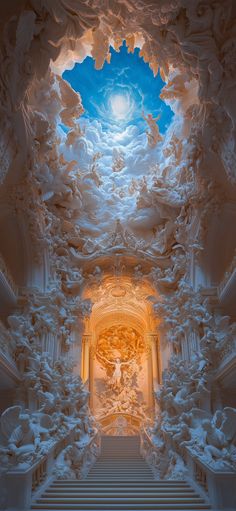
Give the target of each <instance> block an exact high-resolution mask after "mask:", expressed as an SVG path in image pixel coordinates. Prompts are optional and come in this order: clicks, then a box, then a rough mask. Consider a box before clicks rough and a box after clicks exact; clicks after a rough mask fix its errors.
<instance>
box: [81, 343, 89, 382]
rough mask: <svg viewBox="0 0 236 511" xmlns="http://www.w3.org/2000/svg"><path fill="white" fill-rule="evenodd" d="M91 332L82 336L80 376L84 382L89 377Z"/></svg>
mask: <svg viewBox="0 0 236 511" xmlns="http://www.w3.org/2000/svg"><path fill="white" fill-rule="evenodd" d="M90 339H91V334H84V335H83V337H82V361H81V362H82V363H81V378H82V380H83V382H84V383H86V382H87V380H88V379H89V350H90Z"/></svg>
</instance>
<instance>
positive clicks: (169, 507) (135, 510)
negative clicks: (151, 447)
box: [31, 503, 210, 511]
mask: <svg viewBox="0 0 236 511" xmlns="http://www.w3.org/2000/svg"><path fill="white" fill-rule="evenodd" d="M31 509H44V510H45V511H51V510H54V511H69V510H75V511H150V510H152V511H200V510H204V511H205V510H208V509H210V506H208V505H207V504H183V503H174V504H170V503H167V504H163V503H160V504H157V503H154V504H146V503H145V504H125V505H122V506H121V505H120V504H112V505H111V504H104V503H101V504H100V503H96V505H95V506H94V504H92V505H91V504H87V505H86V504H83V505H82V506H80V505H78V504H49V503H47V504H33V505H32V508H31Z"/></svg>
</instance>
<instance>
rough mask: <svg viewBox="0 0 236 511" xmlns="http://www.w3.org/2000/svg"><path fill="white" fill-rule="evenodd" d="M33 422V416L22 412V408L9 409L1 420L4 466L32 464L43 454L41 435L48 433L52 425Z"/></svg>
mask: <svg viewBox="0 0 236 511" xmlns="http://www.w3.org/2000/svg"><path fill="white" fill-rule="evenodd" d="M45 417H46V416H45V414H43V415H42V421H41V420H40V421H39V422H37V421H36V422H35V423H34V422H33V420H32V418H31V416H30V415H29V414H28V413H26V412H22V408H21V406H12V407H10V408H7V409H6V410H5V411H4V412H3V414H2V415H1V419H0V460H1V462H2V464H3V465H15V464H18V463H22V462H28V463H32V462H33V461H34V460H35V458H36V457H37V455H38V454H39V453H40V452H41V449H40V442H41V438H40V435H42V433H45V432H46V433H47V432H48V426H50V424H48V423H47V421H46V423H45V420H44V419H45Z"/></svg>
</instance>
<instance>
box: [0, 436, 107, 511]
mask: <svg viewBox="0 0 236 511" xmlns="http://www.w3.org/2000/svg"><path fill="white" fill-rule="evenodd" d="M76 428H77V426H74V428H72V429H71V430H70V432H69V433H67V435H66V436H65V437H64V438H62V439H60V440H58V441H57V442H55V443H54V444H53V445H52V446H51V447H50V448H49V450H48V452H47V454H44V455H42V456H41V457H40V459H38V460H37V461H36V462H35V463H34V464H33V465H31V466H29V465H26V464H25V465H23V466H21V465H19V466H16V467H14V468H12V469H10V470H9V471H8V472H7V473H6V490H7V499H8V500H7V507H6V509H7V510H9V511H10V510H12V511H13V510H14V511H16V510H21V511H23V510H28V509H29V508H30V506H31V501H32V496H33V494H34V493H35V492H36V491H40V487H41V485H42V483H45V482H46V480H47V479H48V478H50V476H52V473H53V469H54V467H55V463H56V459H57V457H58V455H59V454H60V453H61V452H62V450H63V449H64V448H65V447H67V446H68V445H70V444H71V443H73V442H74V441H76ZM99 450H100V434H99V433H96V434H95V435H94V436H93V437H92V438H91V440H90V441H89V442H88V444H87V445H85V446H84V448H83V454H82V457H81V462H80V470H79V472H78V474H79V475H80V476H81V477H84V475H86V474H87V473H88V472H89V470H90V468H91V466H92V465H93V463H94V462H95V460H96V456H97V454H98V452H99ZM94 451H96V454H95V453H94ZM83 468H84V470H83ZM13 488H14V491H12V489H13Z"/></svg>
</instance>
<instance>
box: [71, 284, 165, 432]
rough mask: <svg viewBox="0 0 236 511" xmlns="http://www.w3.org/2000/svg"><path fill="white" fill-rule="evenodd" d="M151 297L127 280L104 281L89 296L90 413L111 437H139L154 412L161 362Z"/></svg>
mask: <svg viewBox="0 0 236 511" xmlns="http://www.w3.org/2000/svg"><path fill="white" fill-rule="evenodd" d="M152 295H153V289H152V287H151V285H150V283H148V282H146V281H145V279H141V280H140V281H138V282H137V281H136V282H135V281H134V279H133V278H132V277H131V276H128V275H126V276H119V278H117V276H114V275H113V276H110V275H109V276H105V277H104V278H103V280H102V282H100V283H99V284H97V285H94V284H93V285H92V286H91V287H90V288H87V290H86V293H85V297H86V298H90V299H91V300H92V302H93V307H92V313H91V316H90V318H89V320H88V321H87V322H86V329H85V332H84V335H83V343H82V345H83V349H82V363H81V375H82V378H83V380H84V381H88V384H89V390H90V406H91V409H92V411H93V413H94V415H95V416H96V417H97V418H98V419H99V420H100V422H101V424H103V425H104V432H105V431H109V434H111V432H113V434H115V433H114V431H117V434H118V432H119V431H121V429H122V427H123V429H124V431H126V434H127V431H128V430H129V431H130V432H132V431H133V432H135V431H136V430H137V424H140V423H141V422H142V420H143V419H144V417H146V416H147V415H149V414H150V413H151V412H150V410H153V405H154V400H153V391H154V390H156V389H157V387H158V384H159V383H160V375H161V357H160V348H159V339H158V333H157V326H158V325H157V320H156V318H154V316H153V313H152V307H151V303H150V300H149V297H150V296H152ZM122 424H123V426H122ZM132 434H134V433H132Z"/></svg>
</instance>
